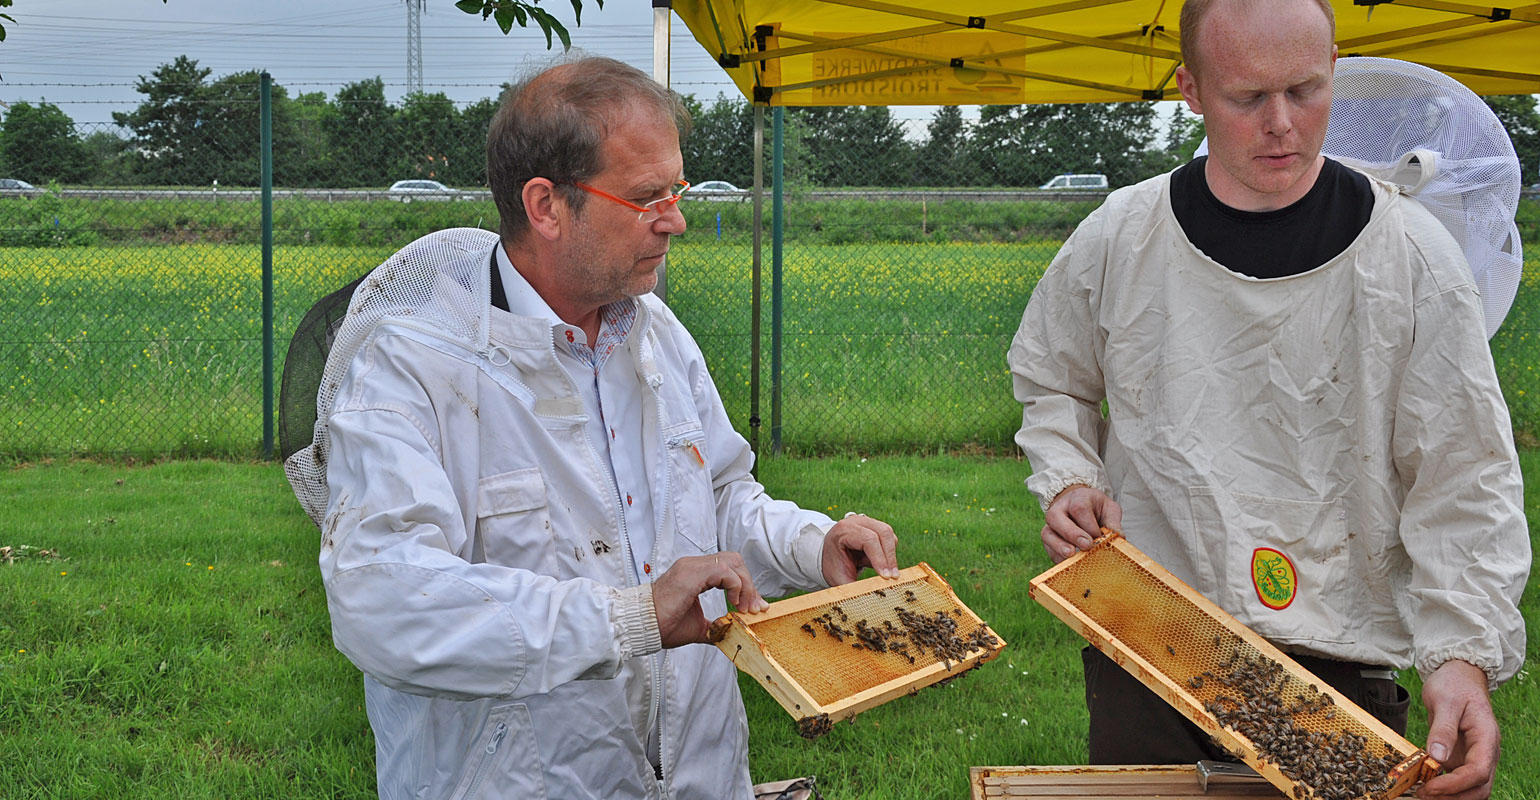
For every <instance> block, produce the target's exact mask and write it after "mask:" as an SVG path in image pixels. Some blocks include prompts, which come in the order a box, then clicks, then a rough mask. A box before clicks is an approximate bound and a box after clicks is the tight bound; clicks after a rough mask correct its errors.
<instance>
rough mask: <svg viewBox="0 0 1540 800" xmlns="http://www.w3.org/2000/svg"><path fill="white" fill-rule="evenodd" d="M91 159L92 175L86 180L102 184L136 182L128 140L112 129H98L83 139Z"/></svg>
mask: <svg viewBox="0 0 1540 800" xmlns="http://www.w3.org/2000/svg"><path fill="white" fill-rule="evenodd" d="M81 141H82V144H84V145H85V148H86V152H87V153H88V154H89V158H90V160H91V170H92V172H91V175H90V176H88V177H87V178H86V182H88V183H94V184H98V185H101V186H125V185H127V184H131V183H133V182H134V169H133V164H132V163H130V162H129V149H128V142H127V141H126V140H125V139H124V138H123V137H121V136H118V135H117V134H115V133H113V132H112V131H106V130H97V131H92V132H90V133H88V134H86V137H85V138H84V139H83V140H81Z"/></svg>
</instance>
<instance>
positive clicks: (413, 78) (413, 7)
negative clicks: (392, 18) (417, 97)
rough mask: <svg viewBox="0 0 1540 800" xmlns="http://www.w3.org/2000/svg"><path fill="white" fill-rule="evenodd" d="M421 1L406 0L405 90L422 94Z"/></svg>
mask: <svg viewBox="0 0 1540 800" xmlns="http://www.w3.org/2000/svg"><path fill="white" fill-rule="evenodd" d="M422 3H423V0H406V91H407V92H408V93H413V92H415V93H417V94H422Z"/></svg>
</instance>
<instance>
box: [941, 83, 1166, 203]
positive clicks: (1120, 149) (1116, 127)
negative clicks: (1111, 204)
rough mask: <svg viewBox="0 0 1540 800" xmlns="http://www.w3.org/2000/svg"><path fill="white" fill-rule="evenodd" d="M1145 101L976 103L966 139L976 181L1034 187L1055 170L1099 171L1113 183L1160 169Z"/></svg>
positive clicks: (1131, 180) (1151, 110) (1151, 111)
mask: <svg viewBox="0 0 1540 800" xmlns="http://www.w3.org/2000/svg"><path fill="white" fill-rule="evenodd" d="M1154 123H1155V106H1154V104H1153V103H1081V104H1074V105H1056V104H1044V105H1024V106H984V107H983V108H982V109H980V112H979V124H978V127H977V128H975V129H974V133H973V136H972V138H971V139H970V140H969V144H970V146H969V148H968V152H969V156H970V158H971V160H973V161H974V162H975V163H976V164H978V166H979V168H980V170H981V172H982V176H983V177H982V180H983V182H985V183H987V184H993V185H998V186H1038V185H1041V184H1042V183H1044V182H1046V181H1047V180H1048V179H1050V178H1052V177H1053V176H1054V175H1058V174H1061V173H1076V172H1089V173H1102V174H1104V175H1106V176H1107V181H1108V182H1109V183H1110V184H1112V185H1113V186H1123V185H1126V184H1130V183H1134V182H1137V181H1139V180H1142V179H1144V178H1147V177H1149V176H1150V175H1153V174H1156V173H1157V172H1159V171H1160V168H1159V163H1158V162H1159V161H1160V158H1159V157H1158V156H1156V157H1153V158H1152V155H1151V152H1150V151H1151V150H1152V148H1153V147H1154V144H1155V140H1156V134H1155V124H1154Z"/></svg>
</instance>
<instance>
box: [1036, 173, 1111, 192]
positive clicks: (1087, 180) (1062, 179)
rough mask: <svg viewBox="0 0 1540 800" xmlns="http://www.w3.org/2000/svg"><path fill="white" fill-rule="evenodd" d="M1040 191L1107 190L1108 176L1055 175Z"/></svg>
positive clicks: (1040, 187)
mask: <svg viewBox="0 0 1540 800" xmlns="http://www.w3.org/2000/svg"><path fill="white" fill-rule="evenodd" d="M1037 188H1039V189H1105V188H1107V176H1106V175H1055V176H1054V177H1053V180H1051V181H1049V182H1047V183H1045V184H1043V185H1042V186H1039V187H1037Z"/></svg>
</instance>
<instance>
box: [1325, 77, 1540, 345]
mask: <svg viewBox="0 0 1540 800" xmlns="http://www.w3.org/2000/svg"><path fill="white" fill-rule="evenodd" d="M1321 151H1322V152H1323V153H1326V154H1327V155H1329V156H1331V157H1332V158H1335V159H1337V160H1339V161H1342V162H1343V163H1347V164H1352V165H1354V166H1357V167H1360V168H1362V169H1364V170H1365V171H1367V172H1370V173H1372V174H1375V175H1378V176H1380V177H1383V178H1385V179H1386V180H1389V181H1391V182H1392V183H1398V184H1401V185H1402V186H1405V187H1406V189H1407V193H1408V194H1410V195H1412V196H1414V197H1416V198H1417V199H1418V201H1420V202H1421V203H1422V205H1423V206H1424V207H1426V208H1427V209H1428V211H1430V212H1432V214H1433V216H1434V217H1436V218H1438V221H1439V222H1442V223H1443V224H1444V227H1445V228H1448V229H1449V232H1450V233H1451V234H1453V235H1454V238H1455V241H1457V242H1459V243H1460V247H1461V249H1462V250H1464V251H1465V260H1466V261H1468V262H1470V270H1471V275H1472V276H1473V277H1474V278H1475V283H1476V288H1477V289H1478V290H1480V292H1481V305H1482V308H1483V310H1484V311H1485V312H1486V330H1487V337H1488V338H1491V336H1492V334H1494V333H1496V332H1497V328H1498V326H1499V325H1501V324H1502V321H1503V318H1504V317H1506V316H1507V315H1508V309H1509V308H1510V307H1511V306H1512V305H1513V295H1514V293H1515V292H1517V291H1518V288H1519V277H1520V274H1521V272H1522V270H1523V265H1524V259H1523V254H1522V244H1521V243H1520V241H1519V229H1518V226H1517V225H1516V224H1514V215H1515V214H1517V213H1518V207H1519V189H1520V181H1521V174H1520V171H1519V159H1518V156H1517V155H1516V154H1515V153H1514V151H1513V142H1512V140H1510V139H1509V138H1508V132H1507V131H1505V130H1504V129H1503V125H1502V123H1501V122H1499V121H1498V120H1497V115H1495V114H1493V113H1492V109H1490V108H1488V107H1487V104H1486V103H1484V102H1482V100H1481V98H1480V97H1477V96H1476V94H1475V93H1474V92H1472V91H1471V90H1470V89H1467V88H1465V86H1463V85H1461V84H1460V83H1459V82H1458V81H1456V80H1455V79H1453V78H1451V77H1449V76H1448V75H1445V74H1443V73H1441V72H1438V71H1436V70H1432V69H1429V68H1427V67H1424V66H1421V65H1420V64H1412V63H1409V62H1406V61H1397V60H1395V59H1390V58H1372V57H1367V56H1365V57H1354V58H1339V59H1337V72H1336V76H1335V77H1334V78H1333V80H1332V106H1331V122H1330V123H1329V124H1328V125H1327V127H1326V143H1325V144H1324V145H1322V147H1321ZM1414 153H1415V154H1416V155H1415V156H1414ZM1429 153H1431V154H1433V157H1432V158H1429V157H1428V154H1429ZM1414 159H1415V160H1414ZM1430 162H1431V163H1430Z"/></svg>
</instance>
